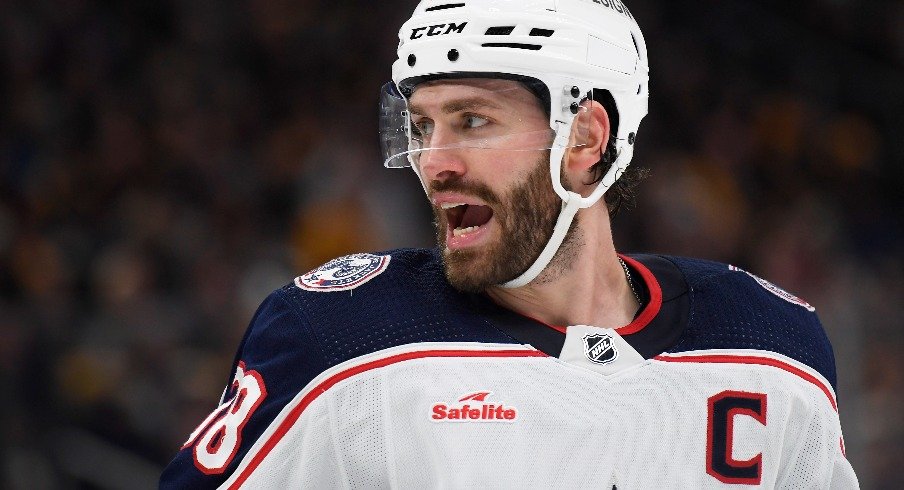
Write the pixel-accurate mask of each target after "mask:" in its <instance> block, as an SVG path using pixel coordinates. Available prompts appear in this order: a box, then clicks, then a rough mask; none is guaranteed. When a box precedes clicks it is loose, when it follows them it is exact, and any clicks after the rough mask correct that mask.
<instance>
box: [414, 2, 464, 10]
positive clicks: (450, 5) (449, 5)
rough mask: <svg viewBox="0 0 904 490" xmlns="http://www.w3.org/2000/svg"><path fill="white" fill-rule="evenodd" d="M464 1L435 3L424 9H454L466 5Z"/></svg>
mask: <svg viewBox="0 0 904 490" xmlns="http://www.w3.org/2000/svg"><path fill="white" fill-rule="evenodd" d="M464 6H465V4H463V3H444V4H442V5H434V6H432V7H427V8H425V9H424V11H425V12H433V11H436V10H446V9H454V8H458V7H464Z"/></svg>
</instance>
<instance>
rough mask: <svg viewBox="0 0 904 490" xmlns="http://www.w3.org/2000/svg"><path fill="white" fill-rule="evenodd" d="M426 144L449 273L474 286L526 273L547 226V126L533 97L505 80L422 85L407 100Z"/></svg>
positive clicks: (550, 211) (428, 181)
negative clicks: (545, 148)
mask: <svg viewBox="0 0 904 490" xmlns="http://www.w3.org/2000/svg"><path fill="white" fill-rule="evenodd" d="M410 109H411V114H412V123H413V124H414V125H415V127H416V128H418V132H420V133H421V138H423V140H424V147H425V148H431V147H432V148H439V149H433V150H425V151H423V152H422V153H420V154H419V155H418V160H417V165H418V171H419V173H420V175H421V178H422V179H423V180H424V183H425V186H426V188H427V190H428V195H429V197H430V200H431V202H432V204H433V212H434V215H435V217H436V220H435V224H436V227H437V241H438V243H439V248H440V250H441V251H442V254H443V260H444V263H445V269H446V276H447V278H448V279H449V282H450V283H451V284H452V285H453V286H454V287H456V288H457V289H460V290H463V291H470V292H479V291H483V290H484V289H486V288H487V287H488V286H491V285H494V284H499V283H503V282H506V281H508V280H511V279H513V278H515V277H517V276H518V275H520V274H521V273H522V272H524V271H525V270H526V269H527V268H528V267H529V266H530V264H531V263H533V261H534V260H535V259H536V258H537V256H538V255H539V254H540V252H541V251H542V249H543V247H544V246H545V245H546V242H547V241H548V240H549V237H550V236H551V235H552V231H553V227H554V226H555V221H556V217H557V216H558V212H559V209H560V205H561V201H560V200H559V198H558V196H556V194H555V193H554V192H553V189H552V184H551V182H550V174H549V163H548V162H549V160H548V159H549V156H548V155H549V153H548V150H544V149H540V148H544V147H546V146H548V144H549V139H550V138H551V133H550V132H549V125H548V120H547V117H546V114H545V112H544V111H543V109H542V108H541V107H540V103H539V101H538V100H537V99H536V97H535V96H534V95H533V94H532V93H531V92H530V91H529V90H527V89H526V88H524V87H523V86H522V85H521V84H519V83H517V82H513V81H508V80H491V79H468V80H447V81H440V82H431V83H428V84H423V85H421V86H420V87H418V89H417V90H415V92H414V94H413V95H412V97H411V100H410Z"/></svg>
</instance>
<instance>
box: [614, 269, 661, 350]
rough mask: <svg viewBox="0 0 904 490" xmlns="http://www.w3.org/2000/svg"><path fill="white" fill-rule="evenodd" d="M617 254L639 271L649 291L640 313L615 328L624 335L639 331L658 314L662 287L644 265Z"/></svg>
mask: <svg viewBox="0 0 904 490" xmlns="http://www.w3.org/2000/svg"><path fill="white" fill-rule="evenodd" d="M618 256H619V257H621V258H622V260H624V261H625V262H627V263H628V265H630V266H631V267H633V268H634V270H636V271H637V272H640V277H642V278H643V282H644V284H646V285H647V290H648V291H650V301H649V303H647V306H645V307H644V309H643V311H642V312H641V313H640V315H637V318H635V319H634V321H632V322H631V323H629V324H627V325H625V326H624V327H619V328H616V329H615V331H616V332H618V334H619V335H623V336H624V335H631V334H632V333H637V332H640V331H641V330H643V329H644V327H646V326H647V325H648V324H649V323H650V322H651V321H653V318H656V315H657V314H659V310H660V309H661V308H662V288H661V287H660V286H659V281H657V280H656V276H654V275H653V273H652V272H650V269H647V268H646V266H645V265H643V264H641V263H640V262H638V261H636V260H634V259H632V258H631V257H628V256H627V255H622V254H618Z"/></svg>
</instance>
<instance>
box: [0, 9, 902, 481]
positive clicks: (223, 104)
mask: <svg viewBox="0 0 904 490" xmlns="http://www.w3.org/2000/svg"><path fill="white" fill-rule="evenodd" d="M414 3H415V2H414V1H413V0H408V1H399V0H392V1H389V0H386V1H381V2H369V1H358V2H352V1H347V0H337V1H332V2H314V1H307V2H305V1H296V2H292V1H288V0H276V1H270V0H241V1H236V2H205V1H191V0H168V1H160V0H154V1H121V2H114V1H104V2H90V1H86V0H82V1H80V0H68V1H49V0H31V1H19V0H15V1H4V2H2V3H0V74H2V77H0V368H2V374H0V393H2V400H3V403H0V424H2V425H0V427H2V432H0V433H2V440H0V487H3V488H10V489H18V488H22V489H25V488H27V489H40V488H151V487H153V486H154V485H155V484H156V478H157V475H158V474H159V471H160V470H161V468H162V467H163V466H164V465H165V464H166V463H167V461H168V460H169V459H170V458H171V457H172V456H173V454H174V453H175V451H176V450H177V449H178V448H179V446H180V445H181V443H182V442H183V441H184V439H185V438H186V437H187V435H188V433H189V432H190V431H191V430H192V429H193V428H194V425H195V424H196V423H197V422H198V421H200V420H201V419H202V418H203V417H204V416H205V415H206V414H207V413H208V412H209V411H210V410H211V409H212V408H213V407H214V406H215V404H216V400H217V398H218V397H219V395H220V393H221V390H222V389H223V386H224V383H225V378H226V376H227V374H228V371H229V369H230V363H231V362H232V357H233V354H234V349H235V348H236V346H237V345H238V342H239V339H240V336H241V335H242V333H243V331H244V329H245V327H246V324H247V322H248V320H249V319H250V317H251V314H252V312H253V311H254V309H255V307H256V306H257V304H258V303H259V302H260V301H261V300H262V299H263V298H264V297H265V296H266V295H267V294H268V292H269V291H271V290H272V289H274V288H276V287H278V286H280V285H282V284H284V283H286V282H288V281H290V280H291V279H292V278H293V277H294V276H296V275H299V274H301V273H303V272H305V271H307V270H309V269H310V268H312V267H314V266H316V265H318V264H320V263H322V262H324V261H326V260H328V259H329V258H332V257H334V256H337V255H341V254H344V253H346V252H352V251H363V250H379V249H386V248H391V247H398V246H418V245H424V246H429V245H430V244H431V243H432V230H431V226H430V217H429V214H428V213H429V212H428V208H427V205H426V203H425V201H424V198H423V196H422V193H421V192H422V191H421V189H420V186H419V185H418V183H417V182H416V180H415V177H414V176H413V174H411V173H410V172H408V171H404V170H386V169H384V168H382V166H381V164H380V159H379V155H378V143H377V136H376V119H377V117H376V116H377V107H376V104H377V94H378V89H379V87H380V86H381V84H382V83H383V82H384V81H386V80H387V79H388V78H389V73H390V71H389V67H390V63H391V61H392V59H393V55H394V48H395V46H396V43H397V38H396V32H397V28H398V26H399V25H400V24H401V22H402V21H403V19H405V18H406V17H407V16H408V14H409V13H410V11H411V9H412V8H413V6H414ZM628 5H629V7H630V8H631V10H632V12H633V14H634V16H635V17H636V18H637V19H639V21H640V23H641V25H642V27H643V30H644V33H645V35H646V39H647V45H648V46H649V51H650V53H651V57H650V65H651V70H650V71H651V83H650V86H651V98H650V114H649V116H648V117H647V118H646V120H645V122H644V123H643V124H642V126H641V129H640V132H639V135H638V149H637V153H636V155H635V158H634V162H635V164H636V165H643V166H646V167H648V168H650V169H651V171H652V177H651V178H650V179H649V180H648V181H647V182H646V183H645V184H644V185H643V186H642V188H641V192H640V198H639V200H640V204H639V206H638V207H637V208H635V209H634V210H630V211H627V212H624V213H622V214H621V215H619V216H618V218H617V221H616V225H615V227H616V241H617V246H618V247H619V249H621V250H624V251H654V252H664V253H670V254H679V255H692V256H699V257H705V258H709V259H714V260H720V261H726V262H731V263H733V264H735V265H738V266H740V267H743V268H744V269H747V270H749V271H752V272H754V273H756V274H758V275H761V276H763V277H766V278H768V279H770V280H772V281H773V282H776V283H778V284H780V285H782V286H784V287H785V288H786V289H788V290H789V291H791V292H793V293H795V294H797V295H799V296H801V297H803V298H805V299H806V300H807V301H808V302H810V303H811V304H813V305H814V306H815V307H816V308H817V311H818V312H819V313H820V315H821V317H822V319H823V322H824V324H825V327H826V330H827V331H828V333H829V336H830V337H831V339H832V341H833V344H834V346H835V352H836V356H837V364H838V372H839V376H838V378H839V402H840V410H841V417H842V421H843V424H844V429H845V436H846V443H847V449H848V455H849V458H850V460H851V461H852V463H853V465H854V467H855V469H856V470H857V472H858V474H859V476H860V478H861V481H862V483H863V487H864V488H888V489H891V488H904V476H902V475H904V473H902V472H901V468H902V467H904V403H902V398H904V348H902V347H904V331H902V326H904V325H902V315H901V307H902V298H904V278H902V274H904V266H902V243H904V237H902V199H901V197H900V196H901V191H900V188H901V187H902V184H904V166H902V161H904V138H902V125H904V124H902V123H904V120H902V112H904V92H902V87H904V70H902V66H904V29H902V25H904V3H901V2H897V1H892V0H885V1H853V0H803V1H795V2H771V1H754V0H720V1H687V0H679V1H669V2H656V1H653V0H634V1H629V2H628Z"/></svg>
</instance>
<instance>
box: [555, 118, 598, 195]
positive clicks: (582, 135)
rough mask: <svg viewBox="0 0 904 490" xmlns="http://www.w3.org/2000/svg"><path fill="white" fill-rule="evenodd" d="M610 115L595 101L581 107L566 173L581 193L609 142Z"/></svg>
mask: <svg viewBox="0 0 904 490" xmlns="http://www.w3.org/2000/svg"><path fill="white" fill-rule="evenodd" d="M609 131H610V126H609V114H608V113H607V112H606V109H605V108H604V107H603V106H602V105H601V104H600V103H599V102H596V101H594V100H586V101H584V102H583V103H581V108H580V111H579V112H578V114H577V116H575V118H574V123H573V124H572V125H571V137H570V143H571V144H572V145H573V146H572V147H571V148H569V149H568V151H567V152H566V153H565V162H564V164H563V166H562V169H563V171H564V172H565V173H566V175H567V176H568V181H569V182H571V183H572V184H574V186H575V187H577V188H576V189H574V190H575V191H577V192H581V188H582V187H583V183H584V182H588V181H589V180H590V179H589V178H588V174H589V172H590V167H592V166H593V165H595V164H596V163H597V162H599V161H600V158H601V157H602V155H603V152H604V151H605V150H606V144H607V143H608V142H609Z"/></svg>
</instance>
